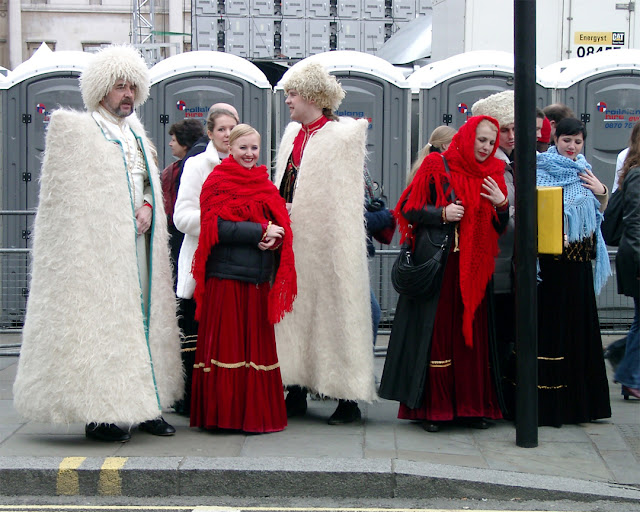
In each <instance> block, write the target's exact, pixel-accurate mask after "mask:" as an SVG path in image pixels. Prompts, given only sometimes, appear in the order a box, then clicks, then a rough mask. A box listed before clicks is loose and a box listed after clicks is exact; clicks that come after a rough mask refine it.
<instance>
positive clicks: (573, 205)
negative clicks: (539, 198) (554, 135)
mask: <svg viewBox="0 0 640 512" xmlns="http://www.w3.org/2000/svg"><path fill="white" fill-rule="evenodd" d="M587 169H589V170H590V169H591V165H590V164H589V162H587V160H586V159H585V157H584V156H583V155H578V157H577V158H576V159H575V160H571V159H570V158H567V157H566V156H562V155H560V154H559V153H558V150H557V149H556V147H555V146H551V147H550V148H549V149H548V150H547V152H546V153H540V154H538V157H537V172H536V184H537V185H538V186H542V187H562V188H563V192H564V229H565V233H566V234H567V238H568V240H569V242H577V241H579V240H583V239H584V238H588V237H591V235H592V234H593V233H594V232H595V234H596V265H595V270H594V274H593V286H594V289H595V291H596V293H600V290H601V289H602V287H603V286H604V284H605V283H606V282H607V278H608V277H609V276H610V275H611V265H610V263H609V255H608V254H607V247H606V245H605V243H604V239H603V238H602V232H601V231H600V224H601V223H602V219H603V217H602V213H600V210H599V208H600V202H599V201H598V199H596V197H595V195H594V194H593V192H591V190H589V189H588V188H585V187H584V186H582V183H583V182H582V180H581V179H580V177H579V175H580V174H581V173H585V172H586V171H587Z"/></svg>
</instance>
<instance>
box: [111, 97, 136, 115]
mask: <svg viewBox="0 0 640 512" xmlns="http://www.w3.org/2000/svg"><path fill="white" fill-rule="evenodd" d="M122 105H129V106H130V107H131V108H130V110H129V112H125V111H123V110H122V109H121V108H120V107H121V106H122ZM113 114H115V115H116V116H118V117H129V116H130V115H131V114H133V103H128V102H126V101H123V102H121V103H120V105H118V108H116V109H115V111H114V112H113Z"/></svg>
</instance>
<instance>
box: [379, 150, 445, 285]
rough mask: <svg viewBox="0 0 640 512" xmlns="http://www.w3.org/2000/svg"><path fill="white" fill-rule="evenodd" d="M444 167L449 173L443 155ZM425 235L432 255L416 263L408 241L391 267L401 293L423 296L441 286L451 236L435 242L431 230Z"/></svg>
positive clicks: (392, 278) (392, 276)
mask: <svg viewBox="0 0 640 512" xmlns="http://www.w3.org/2000/svg"><path fill="white" fill-rule="evenodd" d="M442 160H443V162H444V167H445V170H446V172H447V174H449V166H448V165H447V161H446V160H445V158H444V157H442ZM451 199H452V201H455V193H454V192H453V190H451ZM425 236H426V238H427V240H428V242H429V244H430V247H429V249H430V252H431V253H432V255H431V257H430V258H429V259H428V260H427V261H425V262H424V263H421V264H420V265H416V264H415V262H414V261H413V255H412V252H411V246H410V245H409V244H408V243H406V242H405V243H404V244H402V247H401V248H400V254H399V255H398V257H397V258H396V261H395V262H394V263H393V267H391V284H392V285H393V288H394V289H395V291H397V292H398V293H399V294H400V295H407V296H409V297H422V296H428V295H433V294H434V293H436V292H437V291H438V290H439V288H440V283H441V282H442V276H443V274H444V266H445V263H446V258H445V257H444V255H445V252H446V251H447V250H448V245H449V237H450V236H451V234H446V235H445V236H444V239H443V240H442V242H441V243H439V244H438V243H434V242H433V241H432V240H431V237H430V236H429V232H428V231H426V232H425Z"/></svg>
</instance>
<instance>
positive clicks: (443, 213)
mask: <svg viewBox="0 0 640 512" xmlns="http://www.w3.org/2000/svg"><path fill="white" fill-rule="evenodd" d="M442 222H443V223H445V224H447V223H448V222H449V221H448V220H447V207H446V206H445V207H444V208H443V209H442Z"/></svg>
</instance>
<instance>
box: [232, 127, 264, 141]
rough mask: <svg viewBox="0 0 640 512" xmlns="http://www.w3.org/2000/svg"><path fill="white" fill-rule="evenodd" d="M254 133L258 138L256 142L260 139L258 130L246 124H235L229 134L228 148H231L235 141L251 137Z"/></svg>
mask: <svg viewBox="0 0 640 512" xmlns="http://www.w3.org/2000/svg"><path fill="white" fill-rule="evenodd" d="M253 133H255V134H256V135H257V136H258V141H259V140H260V139H261V137H260V134H259V133H258V130H256V129H255V128H254V127H253V126H249V125H248V124H237V125H236V126H234V128H233V130H231V133H230V134H229V146H231V145H232V144H233V143H234V142H235V141H236V140H237V139H239V138H240V137H244V136H245V135H251V134H253Z"/></svg>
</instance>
